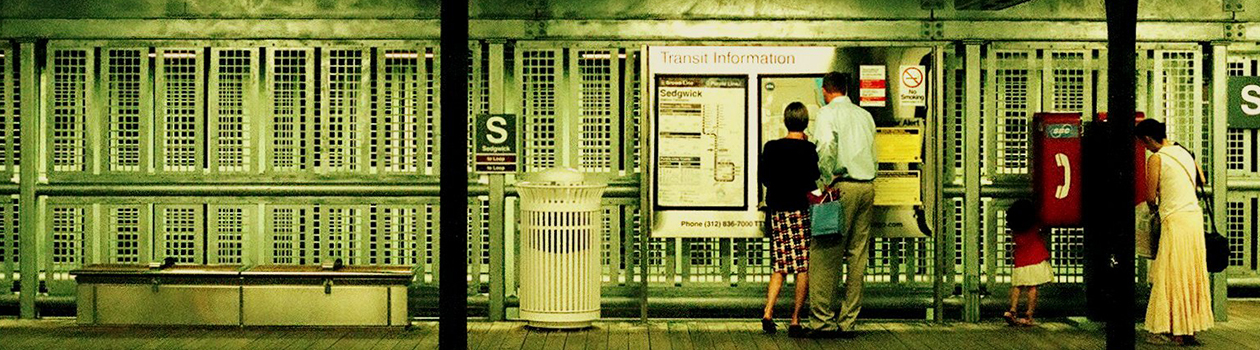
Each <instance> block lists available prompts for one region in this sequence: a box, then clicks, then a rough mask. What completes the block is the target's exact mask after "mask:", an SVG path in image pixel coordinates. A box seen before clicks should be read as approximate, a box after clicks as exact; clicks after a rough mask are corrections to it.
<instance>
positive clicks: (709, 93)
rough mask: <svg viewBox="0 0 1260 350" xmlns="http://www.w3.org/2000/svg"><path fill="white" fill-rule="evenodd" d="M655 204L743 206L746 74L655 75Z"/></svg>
mask: <svg viewBox="0 0 1260 350" xmlns="http://www.w3.org/2000/svg"><path fill="white" fill-rule="evenodd" d="M656 91H657V94H656V96H657V103H656V113H657V114H656V115H657V123H656V144H657V154H658V156H657V162H656V174H657V176H656V178H657V182H656V194H657V196H656V204H657V206H658V207H660V208H671V207H673V208H702V207H707V208H714V209H718V208H734V209H740V208H744V207H746V206H747V202H748V198H747V196H746V191H747V190H748V189H747V188H746V186H744V184H745V179H746V177H747V174H746V172H747V171H748V170H749V169H748V164H747V162H746V161H745V160H746V159H747V158H748V157H747V151H748V149H747V147H745V146H746V143H745V142H746V140H747V139H748V116H747V109H746V108H745V106H746V103H745V101H746V100H747V99H748V79H747V77H743V76H734V77H731V76H726V77H689V76H658V77H657V81H656Z"/></svg>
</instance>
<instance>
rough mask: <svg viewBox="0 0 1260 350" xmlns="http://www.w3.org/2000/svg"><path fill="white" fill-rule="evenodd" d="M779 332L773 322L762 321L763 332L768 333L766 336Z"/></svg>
mask: <svg viewBox="0 0 1260 350" xmlns="http://www.w3.org/2000/svg"><path fill="white" fill-rule="evenodd" d="M777 330H778V329H777V328H776V327H775V325H774V321H773V320H769V319H764V318H763V319H761V331H763V332H766V334H774V332H775V331H777Z"/></svg>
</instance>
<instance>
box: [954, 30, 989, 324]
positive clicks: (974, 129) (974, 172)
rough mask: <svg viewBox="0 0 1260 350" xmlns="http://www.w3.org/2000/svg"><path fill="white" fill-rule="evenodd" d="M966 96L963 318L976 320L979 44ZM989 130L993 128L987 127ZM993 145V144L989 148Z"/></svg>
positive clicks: (970, 50)
mask: <svg viewBox="0 0 1260 350" xmlns="http://www.w3.org/2000/svg"><path fill="white" fill-rule="evenodd" d="M965 49H966V53H967V55H966V56H965V58H964V60H965V62H966V79H967V80H966V83H965V86H966V88H967V95H966V98H965V101H966V102H965V103H966V109H965V111H966V112H965V113H966V116H965V117H964V119H963V121H964V124H963V125H964V128H965V129H966V131H965V132H964V135H965V138H964V141H963V144H964V146H963V149H964V150H965V153H964V154H963V164H965V165H966V168H965V170H964V171H963V182H964V183H965V185H966V196H965V198H964V199H963V204H964V205H965V207H964V208H963V227H964V228H963V231H962V232H961V234H962V237H963V300H964V303H963V305H964V306H963V320H964V321H967V322H977V321H979V320H980V256H979V254H980V239H981V238H982V237H983V235H984V233H983V232H982V231H981V230H980V220H981V216H980V215H981V210H980V205H981V203H980V164H981V161H980V124H981V118H980V44H979V43H967V44H966V45H965ZM990 130H992V129H990ZM990 148H992V147H990Z"/></svg>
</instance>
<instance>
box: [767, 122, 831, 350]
mask: <svg viewBox="0 0 1260 350" xmlns="http://www.w3.org/2000/svg"><path fill="white" fill-rule="evenodd" d="M783 124H784V125H785V126H787V130H788V134H787V137H784V138H781V139H778V140H773V141H770V142H767V143H766V146H765V149H763V150H762V152H761V160H760V162H759V163H758V164H759V168H758V169H757V170H758V171H757V174H758V176H759V177H760V178H761V184H762V185H765V186H766V206H767V207H768V211H769V213H768V214H767V215H769V217H770V237H771V241H770V247H771V249H772V251H771V257H772V260H773V261H774V264H773V265H774V274H772V275H770V290H769V291H768V292H767V294H768V295H767V298H766V309H765V314H764V315H763V316H762V319H761V327H762V329H763V330H764V331H766V332H767V333H773V332H774V331H775V325H774V322H773V321H772V320H773V318H774V303H775V300H776V299H778V297H779V290H780V289H781V288H782V287H783V279H784V278H785V277H786V276H787V274H789V273H795V274H796V297H795V298H794V300H793V301H794V302H795V303H794V305H793V308H792V323H791V325H790V326H789V327H788V333H797V332H803V331H804V328H802V327H801V319H800V313H801V305H802V304H803V303H804V302H805V293H806V291H807V290H808V285H809V274H808V271H809V237H810V233H809V199H808V197H807V195H808V194H809V192H810V191H813V190H815V189H817V186H816V185H815V183H814V180H815V179H818V176H819V174H818V153H817V152H816V151H814V143H813V142H809V141H808V140H807V139H806V136H805V127H806V126H808V125H809V111H808V110H806V109H805V105H804V104H801V103H800V102H793V103H791V104H789V105H788V106H787V109H785V110H784V111H783Z"/></svg>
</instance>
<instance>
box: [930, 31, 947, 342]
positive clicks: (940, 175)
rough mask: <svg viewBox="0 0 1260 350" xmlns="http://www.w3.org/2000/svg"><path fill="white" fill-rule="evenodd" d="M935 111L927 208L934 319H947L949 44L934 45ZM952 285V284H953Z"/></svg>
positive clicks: (931, 129) (943, 320) (931, 130)
mask: <svg viewBox="0 0 1260 350" xmlns="http://www.w3.org/2000/svg"><path fill="white" fill-rule="evenodd" d="M932 71H933V74H932V84H931V85H929V86H931V87H932V113H929V114H928V120H929V121H930V123H929V124H928V127H929V129H928V130H929V131H928V140H931V141H930V142H928V145H929V147H931V153H928V163H927V164H928V166H929V167H931V169H932V170H931V174H932V175H931V176H932V180H931V181H929V183H930V184H932V186H931V188H932V195H931V198H932V201H931V202H930V203H933V204H932V206H931V207H929V209H928V210H927V212H928V215H931V218H932V243H933V244H934V245H935V249H932V259H933V264H932V266H933V267H934V268H933V269H932V320H933V321H935V322H937V323H942V322H945V295H946V290H945V281H944V279H945V276H946V270H945V267H946V264H948V259H949V258H950V256H949V255H947V254H945V251H946V249H948V246H949V244H950V243H951V242H950V240H947V239H945V235H944V233H945V224H944V223H945V215H946V214H945V213H946V212H945V210H944V208H945V197H944V193H943V190H944V182H945V174H946V173H945V169H946V168H948V167H947V166H946V165H945V149H946V145H945V139H946V137H945V109H944V107H945V89H946V87H945V79H943V78H942V77H944V76H945V47H941V46H936V47H933V48H932ZM951 285H952V284H951Z"/></svg>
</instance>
